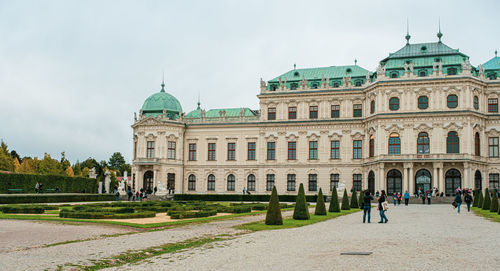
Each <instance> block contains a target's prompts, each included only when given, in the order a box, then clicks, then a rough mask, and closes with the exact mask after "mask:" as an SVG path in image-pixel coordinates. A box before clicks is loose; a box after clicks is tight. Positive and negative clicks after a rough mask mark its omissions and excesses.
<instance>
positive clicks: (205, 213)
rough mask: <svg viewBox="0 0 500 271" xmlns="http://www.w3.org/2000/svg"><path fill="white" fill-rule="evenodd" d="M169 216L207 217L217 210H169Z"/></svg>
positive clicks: (179, 217)
mask: <svg viewBox="0 0 500 271" xmlns="http://www.w3.org/2000/svg"><path fill="white" fill-rule="evenodd" d="M169 213H170V214H169V216H170V218H172V219H182V218H196V217H209V216H214V215H216V214H217V211H215V210H206V211H199V212H194V211H187V212H182V211H174V212H169Z"/></svg>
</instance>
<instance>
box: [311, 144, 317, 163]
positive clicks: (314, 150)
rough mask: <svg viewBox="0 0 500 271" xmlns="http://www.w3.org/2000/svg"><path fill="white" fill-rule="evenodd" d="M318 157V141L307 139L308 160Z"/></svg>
mask: <svg viewBox="0 0 500 271" xmlns="http://www.w3.org/2000/svg"><path fill="white" fill-rule="evenodd" d="M317 159H318V141H309V160H317Z"/></svg>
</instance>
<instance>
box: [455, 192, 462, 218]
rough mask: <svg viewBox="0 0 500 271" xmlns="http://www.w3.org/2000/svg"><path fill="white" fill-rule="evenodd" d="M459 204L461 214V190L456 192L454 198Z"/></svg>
mask: <svg viewBox="0 0 500 271" xmlns="http://www.w3.org/2000/svg"><path fill="white" fill-rule="evenodd" d="M453 201H454V202H455V203H456V204H457V208H458V213H459V214H460V205H461V204H462V197H461V196H460V192H457V193H455V199H454V200H453Z"/></svg>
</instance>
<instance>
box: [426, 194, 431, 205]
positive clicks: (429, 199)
mask: <svg viewBox="0 0 500 271" xmlns="http://www.w3.org/2000/svg"><path fill="white" fill-rule="evenodd" d="M431 197H432V194H431V192H430V191H429V193H427V204H428V205H431Z"/></svg>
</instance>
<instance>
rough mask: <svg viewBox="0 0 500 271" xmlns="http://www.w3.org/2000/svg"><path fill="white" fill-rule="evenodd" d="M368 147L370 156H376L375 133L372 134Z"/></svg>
mask: <svg viewBox="0 0 500 271" xmlns="http://www.w3.org/2000/svg"><path fill="white" fill-rule="evenodd" d="M368 147H369V149H368V156H370V157H373V156H375V137H374V136H373V135H371V136H370V142H369V146H368Z"/></svg>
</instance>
